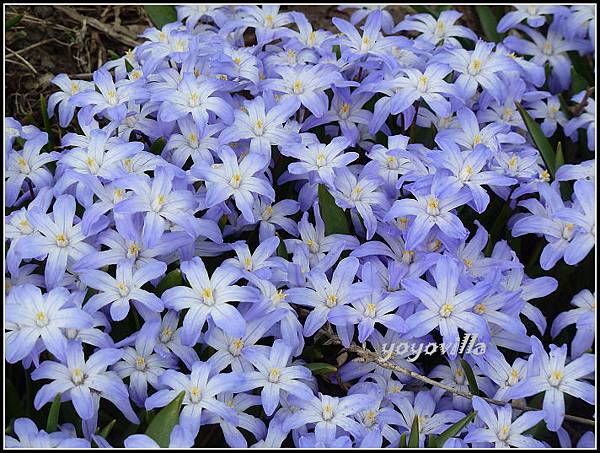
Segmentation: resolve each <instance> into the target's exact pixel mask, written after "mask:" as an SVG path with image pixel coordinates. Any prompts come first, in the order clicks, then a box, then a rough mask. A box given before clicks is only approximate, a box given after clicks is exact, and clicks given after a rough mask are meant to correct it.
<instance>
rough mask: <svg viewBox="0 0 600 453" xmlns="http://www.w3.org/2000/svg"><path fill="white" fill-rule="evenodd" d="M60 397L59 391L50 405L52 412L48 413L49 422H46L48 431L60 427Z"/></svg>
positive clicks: (51, 431)
mask: <svg viewBox="0 0 600 453" xmlns="http://www.w3.org/2000/svg"><path fill="white" fill-rule="evenodd" d="M60 397H61V394H60V393H57V394H56V396H55V397H54V400H53V401H52V406H50V414H48V422H47V423H46V432H47V433H53V432H54V431H56V428H57V427H58V414H59V413H60Z"/></svg>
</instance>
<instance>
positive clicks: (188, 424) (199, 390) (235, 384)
mask: <svg viewBox="0 0 600 453" xmlns="http://www.w3.org/2000/svg"><path fill="white" fill-rule="evenodd" d="M158 381H159V384H160V385H161V386H163V387H164V388H163V389H162V390H159V391H158V392H156V393H154V394H153V395H151V396H150V397H149V398H148V399H146V403H145V407H146V410H152V409H154V408H157V407H163V406H166V405H167V404H169V403H170V402H171V401H173V400H174V399H175V398H176V397H177V395H179V394H180V393H181V392H185V396H184V399H183V409H182V410H181V414H180V415H179V423H180V424H181V426H182V428H184V429H186V430H188V431H189V432H190V433H191V434H192V436H193V437H194V438H195V437H196V436H197V435H198V431H199V430H200V426H201V425H202V422H203V419H202V411H203V410H206V411H207V412H208V413H209V414H210V413H214V414H217V415H219V416H221V417H223V418H224V419H225V420H228V421H230V422H231V423H236V422H237V419H238V414H237V412H236V411H235V410H234V409H232V408H231V407H229V406H227V405H226V404H225V403H223V402H222V401H219V400H217V398H216V397H217V395H219V394H221V393H223V392H228V391H237V392H239V391H243V390H244V388H245V387H244V385H245V384H244V383H245V378H244V377H243V376H242V375H240V374H236V373H227V374H216V375H212V376H211V366H210V364H208V363H205V362H196V363H194V365H193V366H192V372H191V374H190V375H185V374H183V373H180V372H178V371H175V370H166V371H165V372H164V373H163V374H161V375H160V377H159V378H158Z"/></svg>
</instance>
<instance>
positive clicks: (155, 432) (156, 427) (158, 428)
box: [146, 392, 185, 448]
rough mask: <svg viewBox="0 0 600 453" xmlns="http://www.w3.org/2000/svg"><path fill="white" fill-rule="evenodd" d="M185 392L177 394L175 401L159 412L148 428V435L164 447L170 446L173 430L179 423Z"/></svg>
mask: <svg viewBox="0 0 600 453" xmlns="http://www.w3.org/2000/svg"><path fill="white" fill-rule="evenodd" d="M184 397H185V392H181V393H180V394H179V395H177V398H175V399H174V400H173V401H171V402H170V403H169V404H167V405H166V406H165V407H163V408H162V409H161V410H160V412H159V413H158V414H156V415H155V416H154V418H153V419H152V421H151V422H150V424H149V425H148V428H147V429H146V435H147V436H148V437H150V438H151V439H154V441H155V442H156V443H157V444H158V445H160V446H161V447H162V448H167V447H168V446H169V442H170V437H171V431H173V428H174V427H175V425H177V423H179V413H180V411H181V405H182V403H183V398H184Z"/></svg>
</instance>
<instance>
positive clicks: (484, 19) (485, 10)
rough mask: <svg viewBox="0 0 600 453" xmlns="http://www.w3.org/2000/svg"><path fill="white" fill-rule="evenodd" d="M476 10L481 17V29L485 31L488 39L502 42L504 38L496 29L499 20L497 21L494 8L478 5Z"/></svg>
mask: <svg viewBox="0 0 600 453" xmlns="http://www.w3.org/2000/svg"><path fill="white" fill-rule="evenodd" d="M475 10H476V11H477V15H478V16H479V21H480V22H481V28H482V29H483V32H484V33H485V36H486V38H487V39H488V40H490V41H492V42H500V41H502V36H501V35H500V34H499V33H498V32H497V31H496V28H497V27H498V19H496V16H495V14H494V13H493V11H492V8H491V7H490V6H486V5H477V6H475Z"/></svg>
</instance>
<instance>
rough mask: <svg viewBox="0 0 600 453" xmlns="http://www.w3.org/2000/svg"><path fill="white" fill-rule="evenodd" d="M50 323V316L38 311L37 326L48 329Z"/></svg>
mask: <svg viewBox="0 0 600 453" xmlns="http://www.w3.org/2000/svg"><path fill="white" fill-rule="evenodd" d="M49 322H50V320H49V319H48V316H46V313H44V312H43V311H38V312H37V313H36V314H35V325H36V326H38V327H46V326H47V325H48V323H49Z"/></svg>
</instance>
